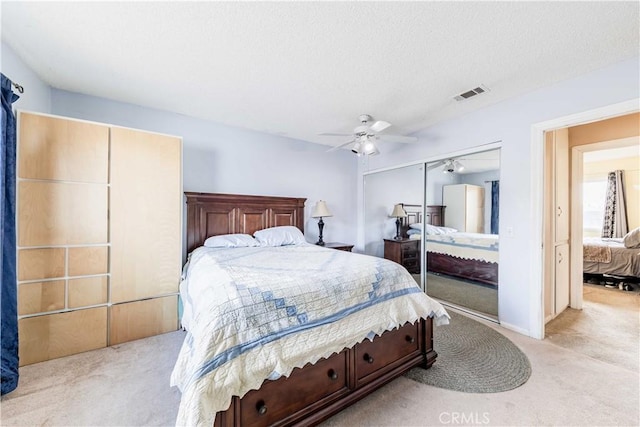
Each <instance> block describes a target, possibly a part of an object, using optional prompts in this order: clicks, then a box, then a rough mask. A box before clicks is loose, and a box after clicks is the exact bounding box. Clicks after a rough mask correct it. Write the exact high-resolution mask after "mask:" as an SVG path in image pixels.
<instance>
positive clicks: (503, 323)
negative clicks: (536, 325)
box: [500, 321, 542, 339]
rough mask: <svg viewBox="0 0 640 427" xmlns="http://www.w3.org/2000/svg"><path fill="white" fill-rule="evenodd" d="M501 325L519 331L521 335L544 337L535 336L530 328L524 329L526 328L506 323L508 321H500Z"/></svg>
mask: <svg viewBox="0 0 640 427" xmlns="http://www.w3.org/2000/svg"><path fill="white" fill-rule="evenodd" d="M500 326H502V327H503V328H505V329H509V330H510V331H514V332H517V333H519V334H521V335H525V336H527V337H531V338H535V339H542V338H539V337H536V336H533V335H532V334H531V332H530V331H529V330H528V329H524V328H521V327H519V326H515V325H512V324H510V323H506V322H503V321H500Z"/></svg>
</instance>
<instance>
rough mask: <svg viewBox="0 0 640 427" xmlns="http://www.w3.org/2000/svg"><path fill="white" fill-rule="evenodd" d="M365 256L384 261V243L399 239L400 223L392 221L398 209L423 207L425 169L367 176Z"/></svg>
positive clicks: (414, 168)
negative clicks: (399, 204)
mask: <svg viewBox="0 0 640 427" xmlns="http://www.w3.org/2000/svg"><path fill="white" fill-rule="evenodd" d="M364 180H365V199H364V204H365V208H364V210H365V224H366V231H365V244H364V251H363V252H364V253H366V254H368V255H374V256H378V257H384V241H383V239H391V238H393V237H394V236H395V235H396V220H395V218H390V217H389V215H391V212H392V211H393V207H394V205H396V204H398V203H407V204H410V205H420V204H422V199H423V196H422V188H423V186H424V185H423V180H424V177H423V166H422V165H415V166H407V167H404V168H399V169H393V170H389V171H383V172H376V173H372V174H370V175H367V176H365V178H364Z"/></svg>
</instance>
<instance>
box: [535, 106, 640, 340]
mask: <svg viewBox="0 0 640 427" xmlns="http://www.w3.org/2000/svg"><path fill="white" fill-rule="evenodd" d="M639 111H640V98H634V99H630V100H628V101H623V102H619V103H617V104H611V105H607V106H604V107H599V108H595V109H592V110H587V111H583V112H580V113H576V114H570V115H567V116H563V117H558V118H555V119H552V120H547V121H544V122H539V123H534V124H533V125H532V126H531V152H530V157H531V188H530V192H531V205H530V207H531V212H532V215H533V216H532V226H531V229H530V235H529V238H530V242H531V245H532V247H533V248H537V249H534V251H533V253H532V265H534V266H538V268H533V269H532V270H531V277H530V280H531V284H532V286H531V288H530V290H529V301H530V307H529V324H530V325H531V331H530V332H531V336H532V337H534V338H538V339H544V335H545V318H544V271H545V265H544V247H543V245H544V244H550V243H552V242H545V241H544V240H545V239H544V226H545V224H544V212H543V209H544V208H543V207H544V165H545V163H544V146H545V143H544V142H545V132H547V131H551V130H554V129H558V128H564V127H571V126H577V125H582V124H586V123H590V122H596V121H600V120H604V119H610V118H613V117H618V116H624V115H626V114H631V113H637V112H639ZM572 162H573V160H572ZM580 169H581V168H580ZM571 194H572V195H571V202H572V205H573V201H574V195H573V194H574V191H573V189H572V192H571ZM571 211H572V214H571V224H570V228H571V230H573V227H574V225H575V224H574V221H573V220H574V213H573V212H574V211H575V209H573V208H572V209H571ZM578 221H579V222H580V223H582V218H581V217H580V218H579V219H578ZM570 232H571V231H570ZM573 234H574V233H571V236H570V247H569V250H570V253H571V255H570V259H571V265H572V266H573V265H574V263H576V262H578V263H579V264H581V263H582V259H581V256H582V249H581V248H582V242H581V241H578V242H577V243H576V240H577V236H575V238H574V236H573ZM579 234H580V235H581V234H582V233H579ZM574 247H579V248H580V249H578V250H576V251H574V250H572V249H573V248H574ZM574 252H576V253H575V254H574ZM578 253H580V258H578V257H577V255H578ZM580 270H581V268H580ZM576 276H577V272H576V274H574V269H573V268H572V273H571V285H570V289H571V301H570V303H571V307H574V303H575V304H579V305H580V307H581V306H582V294H581V293H580V296H579V299H580V301H577V300H575V299H574V296H577V295H576V293H577V292H578V289H579V290H580V291H581V290H582V277H581V276H580V277H579V278H577V277H576ZM576 279H579V280H577V281H578V282H580V283H579V284H576V283H574V282H575V281H576ZM574 308H577V307H574Z"/></svg>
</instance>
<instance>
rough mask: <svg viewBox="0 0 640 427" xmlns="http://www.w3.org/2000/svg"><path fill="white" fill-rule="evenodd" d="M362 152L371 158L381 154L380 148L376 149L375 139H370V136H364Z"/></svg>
mask: <svg viewBox="0 0 640 427" xmlns="http://www.w3.org/2000/svg"><path fill="white" fill-rule="evenodd" d="M362 140H363V142H362V152H363V153H364V154H367V155H369V156H373V155H375V154H379V153H380V151H379V150H378V147H376V143H375V141H374V140H373V138H370V137H368V136H366V135H365V136H363V137H362Z"/></svg>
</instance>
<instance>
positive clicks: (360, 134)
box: [319, 114, 418, 156]
mask: <svg viewBox="0 0 640 427" xmlns="http://www.w3.org/2000/svg"><path fill="white" fill-rule="evenodd" d="M358 119H359V120H360V123H361V125H360V126H357V127H356V128H355V129H354V130H353V133H333V132H325V133H321V134H319V135H321V136H351V139H349V140H348V141H347V142H345V143H343V144H340V145H338V146H336V147H333V148H331V149H330V150H329V151H334V150H337V149H339V148H342V147H346V146H347V145H349V144H353V146H352V147H351V151H353V152H354V153H356V154H357V155H358V156H360V155H362V154H366V155H374V154H378V153H380V151H379V150H378V147H377V146H376V143H375V142H376V140H380V141H386V142H402V143H409V142H415V141H417V140H418V138H416V137H413V136H402V135H391V134H382V132H384V131H385V130H386V129H387V128H388V127H390V126H391V123H389V122H385V121H383V120H377V121H375V122H374V121H373V118H372V117H371V116H370V115H368V114H361V115H360V116H359V117H358Z"/></svg>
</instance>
